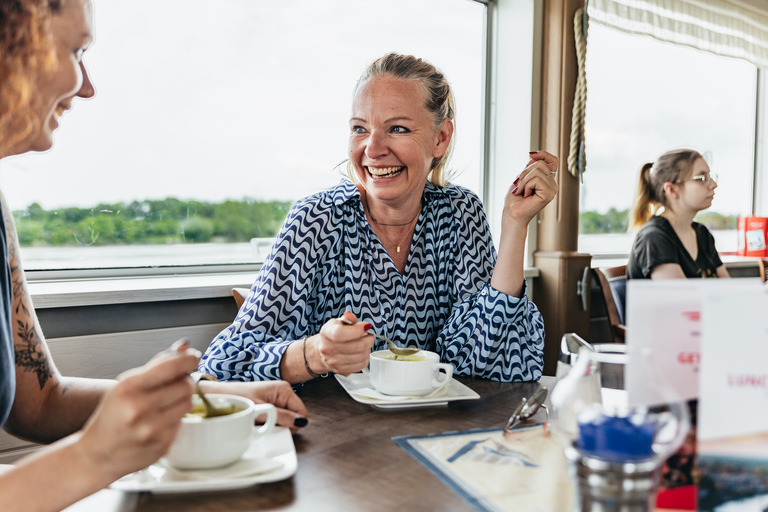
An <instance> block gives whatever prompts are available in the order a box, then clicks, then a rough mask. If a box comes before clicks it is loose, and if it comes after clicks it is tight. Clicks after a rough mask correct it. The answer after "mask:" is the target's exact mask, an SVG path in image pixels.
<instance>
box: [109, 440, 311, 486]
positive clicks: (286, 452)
mask: <svg viewBox="0 0 768 512" xmlns="http://www.w3.org/2000/svg"><path fill="white" fill-rule="evenodd" d="M243 457H244V458H246V457H251V458H254V459H257V458H260V457H265V458H266V459H268V460H267V461H265V462H267V463H268V464H269V465H274V466H275V468H274V469H271V470H269V471H267V472H264V473H259V474H255V475H249V476H243V477H237V478H232V477H223V476H222V477H218V478H217V477H216V476H215V474H216V470H210V469H209V470H205V473H206V475H207V476H206V478H198V475H199V474H200V473H202V472H200V473H198V472H196V471H194V470H189V471H179V470H174V469H172V468H171V469H168V468H167V466H165V464H164V463H163V462H158V463H156V464H153V465H152V466H150V467H148V468H147V469H143V470H141V471H137V472H136V473H131V474H130V475H126V476H124V477H123V478H121V479H120V480H118V481H116V482H114V483H113V484H112V485H110V488H112V489H116V490H119V491H126V492H152V493H155V494H167V493H184V492H201V491H218V490H226V489H242V488H244V487H250V486H252V485H256V484H262V483H268V482H278V481H280V480H285V479H286V478H290V477H291V476H293V475H294V473H296V468H297V465H298V464H297V459H296V448H295V447H294V445H293V438H292V437H291V431H290V430H288V429H287V428H285V427H275V429H274V430H273V431H272V432H270V433H269V434H267V435H266V436H264V437H261V438H255V437H254V439H253V440H252V441H251V446H250V447H249V448H248V450H247V451H246V452H245V454H244V455H243ZM221 471H222V472H225V471H226V468H225V469H223V470H221ZM196 473H197V475H196Z"/></svg>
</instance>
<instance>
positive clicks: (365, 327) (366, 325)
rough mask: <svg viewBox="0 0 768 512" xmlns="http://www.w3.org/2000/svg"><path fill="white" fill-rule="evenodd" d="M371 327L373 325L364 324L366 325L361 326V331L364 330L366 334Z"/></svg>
mask: <svg viewBox="0 0 768 512" xmlns="http://www.w3.org/2000/svg"><path fill="white" fill-rule="evenodd" d="M371 327H373V325H371V324H369V323H367V322H366V324H365V325H364V326H363V329H365V332H368V331H369V330H371Z"/></svg>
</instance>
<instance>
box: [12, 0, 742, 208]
mask: <svg viewBox="0 0 768 512" xmlns="http://www.w3.org/2000/svg"><path fill="white" fill-rule="evenodd" d="M95 3H96V29H97V32H96V43H95V44H94V46H93V47H92V49H91V50H90V51H89V52H88V53H87V55H86V62H87V65H88V67H89V69H90V72H91V75H92V78H93V80H94V82H95V84H96V87H97V96H96V98H94V99H93V100H90V101H76V102H75V107H74V109H73V110H72V111H71V112H69V113H67V114H66V115H65V116H64V118H63V119H62V127H61V128H60V129H59V130H58V132H57V133H56V147H55V149H54V150H53V151H51V152H48V153H45V154H36V155H25V156H22V157H17V158H14V159H8V160H7V161H5V162H3V164H2V168H0V185H2V187H3V189H4V191H5V193H6V195H7V197H8V200H9V202H10V204H11V207H12V208H13V209H21V208H24V207H26V206H27V205H29V204H30V203H32V202H35V201H36V202H39V203H41V204H42V205H43V207H45V208H55V207H59V206H71V205H77V206H93V205H95V204H97V203H98V202H107V203H109V202H117V201H132V200H136V199H149V198H162V197H167V196H173V197H178V198H180V199H197V200H205V201H221V200H223V199H226V198H233V199H240V198H243V197H246V196H247V197H254V198H257V199H265V200H270V199H281V200H295V199H298V198H300V197H303V196H306V195H308V194H311V193H314V192H316V191H318V190H322V189H324V188H326V187H327V186H329V185H331V184H333V183H336V182H337V181H338V176H337V175H336V174H334V173H333V171H332V169H333V167H334V166H335V165H336V164H338V163H339V162H341V161H342V160H344V159H345V158H346V147H347V135H348V122H347V121H348V117H349V105H350V99H351V92H352V88H353V86H354V84H355V81H356V79H357V77H358V76H359V74H360V72H361V71H362V70H363V69H364V67H365V66H366V65H367V64H369V63H370V62H371V61H372V60H373V59H375V58H377V57H379V56H381V55H382V54H384V53H385V52H387V51H393V50H394V51H400V52H403V53H412V54H414V55H417V56H421V57H423V58H425V59H427V60H429V61H431V62H433V63H434V64H435V65H437V66H438V67H439V68H441V69H442V70H443V71H444V72H445V74H446V75H447V77H448V78H449V80H450V81H451V83H452V85H453V87H454V90H455V94H456V97H457V102H458V131H457V135H458V145H457V152H456V154H455V156H454V160H453V168H455V169H457V170H458V171H461V172H463V174H462V175H461V176H460V178H459V179H458V180H456V181H458V182H459V183H461V184H463V185H466V186H469V187H470V188H474V189H477V183H478V172H479V170H478V166H479V161H480V127H481V115H480V112H481V108H480V107H481V85H482V84H481V80H482V58H481V56H482V44H483V37H484V34H483V18H484V12H485V8H484V7H483V6H482V5H480V4H477V3H474V2H471V1H469V0H323V1H321V2H318V1H309V2H307V1H299V0H281V1H274V0H227V1H220V2H215V3H211V2H203V1H201V0H96V2H95ZM437 3H439V4H440V7H439V9H438V8H436V4H437ZM587 58H588V106H587V162H588V167H587V169H588V170H587V173H586V175H585V176H584V179H585V185H584V187H583V190H582V205H581V208H582V210H598V211H606V210H607V209H608V208H609V207H612V206H613V207H616V208H619V209H623V208H627V207H628V206H629V205H630V203H631V200H632V195H633V193H634V188H635V179H636V171H637V169H638V168H639V167H640V165H641V164H642V163H644V162H645V161H652V160H653V159H654V158H655V157H656V156H658V155H659V154H660V153H662V152H663V151H665V150H667V149H670V148H674V147H683V146H686V147H693V148H695V149H698V150H700V151H702V152H711V154H712V157H713V159H712V161H711V165H712V170H713V172H716V173H719V174H720V178H721V179H720V183H719V184H720V187H719V188H718V190H717V193H716V197H715V202H714V205H713V207H712V209H713V210H715V211H719V212H721V213H731V214H746V213H748V210H749V200H750V186H749V183H750V176H751V165H752V163H751V162H752V139H753V134H754V128H753V123H754V121H753V115H754V76H755V68H754V66H752V65H750V64H748V63H745V62H742V61H737V60H733V59H725V58H720V57H716V56H713V55H710V54H706V53H703V52H699V51H695V50H691V49H687V48H680V47H675V46H672V45H669V44H664V43H659V42H657V41H655V40H653V39H650V38H647V37H638V36H628V35H626V34H622V33H619V32H616V31H613V30H610V29H606V28H604V27H601V26H599V25H597V24H594V23H593V24H592V25H591V27H590V33H589V47H588V52H587Z"/></svg>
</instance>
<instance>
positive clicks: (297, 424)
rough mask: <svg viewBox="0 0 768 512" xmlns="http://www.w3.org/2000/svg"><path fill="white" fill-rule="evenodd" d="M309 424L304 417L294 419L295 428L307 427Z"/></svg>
mask: <svg viewBox="0 0 768 512" xmlns="http://www.w3.org/2000/svg"><path fill="white" fill-rule="evenodd" d="M308 424H309V420H308V419H307V418H304V417H303V416H296V417H295V418H293V426H294V427H298V428H301V427H306V426H307V425H308Z"/></svg>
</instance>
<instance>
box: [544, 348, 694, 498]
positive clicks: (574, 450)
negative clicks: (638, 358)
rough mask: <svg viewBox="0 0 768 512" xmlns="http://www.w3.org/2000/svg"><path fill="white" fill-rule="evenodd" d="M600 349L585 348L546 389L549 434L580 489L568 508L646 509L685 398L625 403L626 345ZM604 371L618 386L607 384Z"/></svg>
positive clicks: (679, 429)
mask: <svg viewBox="0 0 768 512" xmlns="http://www.w3.org/2000/svg"><path fill="white" fill-rule="evenodd" d="M598 347H599V346H597V345H596V346H595V347H594V348H593V347H590V346H583V347H582V348H581V349H580V350H579V352H578V356H577V357H576V358H575V361H574V360H573V358H572V360H571V361H570V362H571V364H572V368H571V369H570V371H568V372H567V374H565V376H564V377H562V378H561V379H560V380H559V381H558V382H557V383H556V384H555V387H554V388H553V390H552V394H551V405H552V425H551V430H552V434H553V436H554V437H555V438H556V439H558V440H559V441H560V442H561V443H562V444H563V446H564V451H565V456H566V457H567V459H568V461H569V471H570V474H571V478H572V480H573V481H574V484H575V487H576V489H577V494H578V496H577V499H576V501H575V508H574V510H579V511H595V512H596V511H601V512H602V511H622V512H641V511H650V510H653V500H654V497H655V493H656V491H657V489H658V485H659V476H660V471H661V466H662V464H663V462H664V460H666V458H667V457H669V456H670V455H672V453H674V452H675V451H676V450H677V449H678V448H679V447H680V445H681V444H682V442H683V440H684V439H685V435H686V434H687V432H688V428H689V418H688V409H687V406H686V404H685V403H684V402H679V403H672V404H663V405H659V406H653V407H647V406H632V407H630V406H629V405H628V400H627V394H626V391H625V390H624V389H623V382H624V379H623V368H624V366H625V365H626V362H627V354H626V353H625V351H624V347H620V348H619V349H618V350H616V351H611V349H610V347H605V346H604V347H600V348H598ZM607 374H610V375H611V376H612V377H613V379H611V380H612V381H613V383H614V385H615V383H616V382H618V383H620V385H621V387H620V388H618V389H616V388H615V387H614V388H613V389H609V388H607V387H606V380H607V379H605V375H607ZM617 376H618V377H619V378H618V379H616V378H615V377H617Z"/></svg>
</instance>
